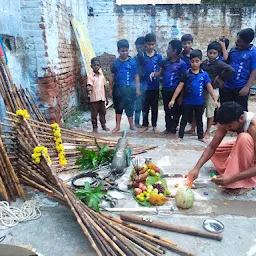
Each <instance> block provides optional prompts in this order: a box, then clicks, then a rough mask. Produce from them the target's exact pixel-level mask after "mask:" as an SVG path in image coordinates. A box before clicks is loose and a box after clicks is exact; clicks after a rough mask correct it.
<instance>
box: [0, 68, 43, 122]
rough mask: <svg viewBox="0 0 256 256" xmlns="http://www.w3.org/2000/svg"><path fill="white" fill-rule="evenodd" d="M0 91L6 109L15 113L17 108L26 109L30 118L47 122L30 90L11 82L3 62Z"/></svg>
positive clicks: (0, 74)
mask: <svg viewBox="0 0 256 256" xmlns="http://www.w3.org/2000/svg"><path fill="white" fill-rule="evenodd" d="M0 93H1V95H2V98H3V100H4V104H5V107H6V110H7V111H9V112H12V113H16V111H17V110H19V109H27V111H28V112H29V114H30V116H31V118H33V119H35V120H38V121H40V122H44V123H47V121H46V119H45V117H44V115H43V114H42V113H41V112H40V110H39V108H38V106H37V104H36V101H35V99H34V97H33V96H32V94H31V93H30V91H29V90H28V89H27V88H26V89H24V88H23V87H22V86H21V85H20V89H18V88H17V86H16V85H15V84H14V83H13V81H12V77H11V75H10V71H9V69H8V66H7V65H6V64H5V63H0Z"/></svg>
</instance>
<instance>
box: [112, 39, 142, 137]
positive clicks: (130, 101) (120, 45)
mask: <svg viewBox="0 0 256 256" xmlns="http://www.w3.org/2000/svg"><path fill="white" fill-rule="evenodd" d="M117 49H118V53H119V58H117V59H116V60H115V61H114V63H113V65H112V67H111V72H112V76H111V77H110V79H109V95H110V96H112V97H113V102H114V108H115V111H116V127H115V128H114V129H113V130H112V132H113V133H114V132H117V131H119V130H120V123H121V118H122V113H123V110H125V113H126V115H127V117H128V121H129V124H130V129H131V130H135V126H134V124H133V112H134V100H135V97H136V95H137V96H139V95H140V81H139V71H138V65H137V63H136V61H135V60H134V59H132V58H131V57H130V56H129V43H128V41H127V40H126V39H122V40H119V41H118V42H117ZM113 85H114V86H113Z"/></svg>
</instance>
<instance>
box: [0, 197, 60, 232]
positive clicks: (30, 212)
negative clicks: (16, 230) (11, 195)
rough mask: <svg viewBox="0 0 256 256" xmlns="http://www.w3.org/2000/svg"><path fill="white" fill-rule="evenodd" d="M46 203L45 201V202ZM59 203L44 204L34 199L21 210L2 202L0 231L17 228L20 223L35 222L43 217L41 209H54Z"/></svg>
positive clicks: (23, 205) (0, 203) (25, 203)
mask: <svg viewBox="0 0 256 256" xmlns="http://www.w3.org/2000/svg"><path fill="white" fill-rule="evenodd" d="M44 202H45V201H44ZM57 204H58V203H52V204H49V203H44V204H42V201H41V200H38V198H36V199H32V200H28V201H25V202H24V203H23V204H22V206H21V208H17V207H14V206H11V205H10V204H9V203H8V202H6V201H0V230H1V229H7V228H10V227H14V226H16V225H17V224H18V223H19V222H24V221H29V220H35V219H38V218H40V217H41V216H42V213H41V211H40V207H43V206H47V207H54V206H56V205H57Z"/></svg>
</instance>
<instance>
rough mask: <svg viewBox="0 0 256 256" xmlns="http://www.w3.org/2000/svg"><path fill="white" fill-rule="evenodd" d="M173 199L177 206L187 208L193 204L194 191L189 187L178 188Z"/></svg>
mask: <svg viewBox="0 0 256 256" xmlns="http://www.w3.org/2000/svg"><path fill="white" fill-rule="evenodd" d="M175 201H176V204H177V206H178V207H180V208H182V209H188V208H190V207H192V206H193V204H194V193H193V191H192V190H191V189H190V188H189V187H182V188H179V189H178V191H177V193H176V196H175Z"/></svg>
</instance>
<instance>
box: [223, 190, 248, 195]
mask: <svg viewBox="0 0 256 256" xmlns="http://www.w3.org/2000/svg"><path fill="white" fill-rule="evenodd" d="M251 190H252V188H226V189H225V190H224V193H226V194H229V195H231V196H239V195H242V194H244V193H246V192H248V191H251Z"/></svg>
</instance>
